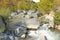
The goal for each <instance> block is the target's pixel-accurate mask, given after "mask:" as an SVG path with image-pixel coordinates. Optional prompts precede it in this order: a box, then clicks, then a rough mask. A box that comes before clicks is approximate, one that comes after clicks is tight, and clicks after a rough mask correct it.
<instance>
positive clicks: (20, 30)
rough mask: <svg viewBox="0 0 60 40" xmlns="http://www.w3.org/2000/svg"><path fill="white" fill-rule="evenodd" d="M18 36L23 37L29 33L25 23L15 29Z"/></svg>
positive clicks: (16, 25) (17, 25)
mask: <svg viewBox="0 0 60 40" xmlns="http://www.w3.org/2000/svg"><path fill="white" fill-rule="evenodd" d="M13 29H15V34H16V36H21V35H23V34H25V33H26V32H27V25H26V23H25V22H24V21H21V22H18V23H16V24H15V26H14V28H13Z"/></svg>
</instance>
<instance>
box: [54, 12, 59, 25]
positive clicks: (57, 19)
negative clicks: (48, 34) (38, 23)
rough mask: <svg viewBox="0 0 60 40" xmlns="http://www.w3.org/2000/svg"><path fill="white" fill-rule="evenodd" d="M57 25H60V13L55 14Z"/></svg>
mask: <svg viewBox="0 0 60 40" xmlns="http://www.w3.org/2000/svg"><path fill="white" fill-rule="evenodd" d="M55 24H57V25H59V24H60V12H56V13H55Z"/></svg>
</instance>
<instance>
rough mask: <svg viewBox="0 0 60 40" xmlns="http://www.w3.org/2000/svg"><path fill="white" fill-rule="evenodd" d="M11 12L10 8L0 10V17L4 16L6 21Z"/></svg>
mask: <svg viewBox="0 0 60 40" xmlns="http://www.w3.org/2000/svg"><path fill="white" fill-rule="evenodd" d="M10 12H11V10H10V9H9V8H3V7H1V8H0V15H1V16H3V17H4V18H5V19H6V18H7V17H8V16H9V14H10Z"/></svg>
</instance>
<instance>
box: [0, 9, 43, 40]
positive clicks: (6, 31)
mask: <svg viewBox="0 0 60 40" xmlns="http://www.w3.org/2000/svg"><path fill="white" fill-rule="evenodd" d="M40 16H42V14H40V12H39V11H34V10H29V11H24V10H21V11H20V10H17V11H15V12H12V13H11V14H10V15H9V17H8V20H7V22H5V21H4V18H3V17H2V16H0V33H1V34H0V36H1V37H0V40H16V39H17V38H16V37H21V36H22V35H23V34H26V33H27V31H28V29H31V28H33V29H37V28H38V27H39V26H40V22H39V20H38V17H40ZM33 26H34V27H33ZM35 26H36V27H35ZM4 35H5V36H4ZM7 38H8V39H7ZM17 40H18V39H17Z"/></svg>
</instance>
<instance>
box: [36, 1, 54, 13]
mask: <svg viewBox="0 0 60 40" xmlns="http://www.w3.org/2000/svg"><path fill="white" fill-rule="evenodd" d="M37 5H38V10H40V11H41V12H42V13H49V11H50V10H52V9H53V7H54V6H53V2H52V1H51V0H41V1H40V2H39V3H37Z"/></svg>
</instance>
